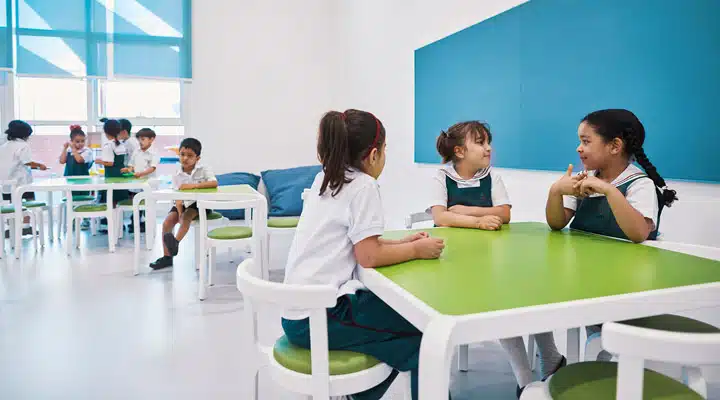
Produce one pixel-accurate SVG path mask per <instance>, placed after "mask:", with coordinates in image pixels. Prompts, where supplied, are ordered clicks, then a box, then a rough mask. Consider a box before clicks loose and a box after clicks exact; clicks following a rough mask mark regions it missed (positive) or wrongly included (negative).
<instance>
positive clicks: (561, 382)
mask: <svg viewBox="0 0 720 400" xmlns="http://www.w3.org/2000/svg"><path fill="white" fill-rule="evenodd" d="M616 388H617V363H614V362H601V361H591V362H582V363H577V364H571V365H568V366H567V367H565V368H561V369H560V370H559V371H558V372H557V373H556V374H555V375H553V377H552V378H551V379H550V382H549V389H550V395H551V396H552V398H553V400H576V399H583V400H605V399H607V400H611V399H615V390H616ZM643 399H644V400H650V399H653V400H655V399H657V400H699V399H702V397H701V396H700V395H699V394H697V393H696V392H694V391H693V390H692V389H690V388H689V387H687V386H685V385H683V384H682V383H680V382H678V381H676V380H674V379H672V378H670V377H667V376H665V375H663V374H660V373H658V372H655V371H651V370H648V369H646V370H645V378H644V384H643Z"/></svg>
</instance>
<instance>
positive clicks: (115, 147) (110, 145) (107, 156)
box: [100, 140, 127, 166]
mask: <svg viewBox="0 0 720 400" xmlns="http://www.w3.org/2000/svg"><path fill="white" fill-rule="evenodd" d="M116 154H118V155H125V160H126V161H125V162H126V163H127V148H126V147H125V144H124V143H123V142H120V144H116V143H115V141H114V140H108V141H107V142H105V144H103V146H102V150H101V151H100V158H102V160H103V161H104V162H114V161H115V155H116ZM123 166H124V165H123Z"/></svg>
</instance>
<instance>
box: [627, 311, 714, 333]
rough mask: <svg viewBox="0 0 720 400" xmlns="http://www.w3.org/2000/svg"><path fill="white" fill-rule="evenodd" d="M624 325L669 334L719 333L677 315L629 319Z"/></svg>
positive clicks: (701, 323) (708, 325)
mask: <svg viewBox="0 0 720 400" xmlns="http://www.w3.org/2000/svg"><path fill="white" fill-rule="evenodd" d="M622 323H623V324H625V325H631V326H636V327H639V328H649V329H657V330H661V331H669V332H684V333H720V328H718V327H715V326H712V325H710V324H706V323H705V322H702V321H698V320H696V319H692V318H687V317H681V316H679V315H671V314H663V315H656V316H654V317H647V318H638V319H630V320H627V321H622Z"/></svg>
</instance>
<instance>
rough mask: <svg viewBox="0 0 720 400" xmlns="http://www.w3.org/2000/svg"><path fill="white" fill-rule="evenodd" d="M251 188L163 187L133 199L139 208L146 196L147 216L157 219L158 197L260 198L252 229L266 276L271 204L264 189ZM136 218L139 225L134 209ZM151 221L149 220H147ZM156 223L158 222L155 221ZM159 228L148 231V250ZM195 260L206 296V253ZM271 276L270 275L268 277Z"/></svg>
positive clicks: (137, 271)
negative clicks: (193, 189) (183, 189)
mask: <svg viewBox="0 0 720 400" xmlns="http://www.w3.org/2000/svg"><path fill="white" fill-rule="evenodd" d="M248 187H249V189H250V190H251V191H250V192H244V193H243V192H221V191H218V192H194V191H181V190H174V189H162V190H156V191H152V192H147V193H143V194H144V196H140V195H138V196H135V198H134V199H133V209H137V206H138V205H139V204H140V201H142V200H143V199H145V205H146V207H145V209H146V213H147V220H148V221H156V219H155V218H156V217H155V209H156V204H157V202H158V201H162V200H167V201H171V202H172V201H177V200H183V201H198V200H210V201H232V200H247V199H252V200H257V205H256V206H255V207H253V208H252V210H253V212H252V215H253V218H252V229H253V238H257V239H256V240H258V241H259V242H258V245H257V248H258V249H259V253H260V257H258V258H257V260H258V261H259V262H260V268H261V270H262V271H263V276H265V277H266V274H267V268H268V262H267V260H265V257H264V254H265V253H266V251H265V247H266V246H267V240H266V239H265V236H266V230H267V214H268V206H267V199H266V198H265V196H263V195H262V194H261V193H260V192H258V191H257V190H255V189H253V188H252V187H250V186H248ZM133 218H134V223H135V226H140V225H139V215H138V213H135V212H133ZM146 225H148V224H146ZM153 225H154V223H153ZM154 232H155V230H154V229H153V233H152V234H150V232H148V233H147V234H146V235H147V236H146V237H145V243H146V247H147V249H148V250H152V243H153V242H154V241H155V234H154ZM195 234H203V235H204V234H205V233H204V232H202V233H201V232H200V229H198V230H197V232H195ZM200 242H201V246H200V249H201V252H202V249H204V248H205V245H204V238H201V241H200ZM134 261H135V270H134V275H139V274H140V239H139V236H138V235H135V260H134ZM195 264H196V266H197V267H198V271H199V274H200V278H199V279H198V298H199V299H200V300H205V298H206V297H207V287H206V285H205V282H206V281H207V279H206V277H205V275H206V273H207V271H206V270H205V268H203V265H202V257H201V255H200V254H195ZM266 278H267V277H266Z"/></svg>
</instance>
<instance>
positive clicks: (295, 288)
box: [237, 259, 410, 400]
mask: <svg viewBox="0 0 720 400" xmlns="http://www.w3.org/2000/svg"><path fill="white" fill-rule="evenodd" d="M261 276H262V272H261V271H260V268H259V267H258V266H257V265H256V264H255V262H254V260H253V259H247V260H245V261H243V262H242V263H241V264H240V265H239V266H238V268H237V288H238V290H239V291H240V292H241V293H242V295H243V301H244V307H243V308H244V310H243V314H244V318H245V324H244V326H245V328H246V329H248V330H249V332H250V334H249V335H247V337H248V338H249V343H248V346H247V348H248V349H250V350H251V351H252V354H249V355H250V356H251V358H250V360H251V361H252V368H249V369H248V372H247V373H246V376H245V377H244V379H243V382H241V385H240V387H242V388H244V389H246V390H247V391H248V392H246V393H243V396H241V398H243V399H257V398H258V396H259V393H258V372H259V370H260V369H262V368H268V369H269V370H270V371H269V372H270V375H271V377H272V379H273V381H275V383H277V384H279V385H281V386H282V387H283V388H284V389H286V390H288V391H291V392H293V393H298V394H303V395H306V396H311V397H312V398H313V399H315V400H319V399H322V400H326V399H328V398H329V397H331V396H345V395H350V394H354V393H358V392H362V391H365V390H367V389H370V388H372V387H375V386H377V385H378V384H380V383H381V382H383V381H384V380H385V379H386V378H387V377H388V376H389V375H390V373H391V372H392V368H391V367H390V366H388V365H386V364H383V363H381V362H380V361H378V360H377V359H375V358H373V357H371V356H368V355H366V354H361V353H355V352H350V351H335V350H328V336H327V308H330V307H333V306H334V305H335V302H336V301H337V290H336V289H335V288H334V287H331V286H327V285H312V286H311V285H289V284H284V283H277V282H269V281H266V280H263V279H261ZM267 305H271V306H275V307H277V308H282V309H293V310H295V311H307V312H308V313H309V315H310V332H311V334H310V336H311V342H310V350H308V349H304V348H301V347H299V346H295V345H293V344H291V343H290V342H289V341H288V340H287V338H286V337H285V336H282V337H280V338H279V339H278V340H277V341H275V343H274V345H273V346H272V347H268V346H264V345H263V344H262V343H261V342H260V337H259V333H258V326H257V325H258V323H257V321H258V320H259V319H258V316H257V314H258V307H259V306H267ZM244 336H245V335H244ZM405 381H406V382H405V383H406V384H407V383H409V379H408V378H407V375H406V376H405ZM409 396H410V390H409V386H408V385H406V390H405V393H404V397H405V398H406V399H409V398H410V397H409ZM269 397H272V396H269ZM276 397H278V395H277V394H275V397H272V398H276Z"/></svg>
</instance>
